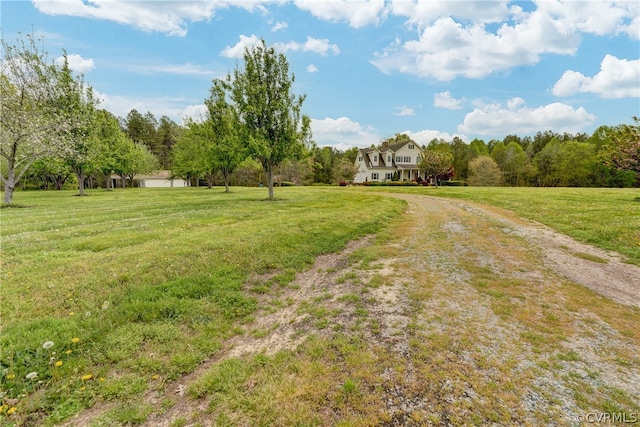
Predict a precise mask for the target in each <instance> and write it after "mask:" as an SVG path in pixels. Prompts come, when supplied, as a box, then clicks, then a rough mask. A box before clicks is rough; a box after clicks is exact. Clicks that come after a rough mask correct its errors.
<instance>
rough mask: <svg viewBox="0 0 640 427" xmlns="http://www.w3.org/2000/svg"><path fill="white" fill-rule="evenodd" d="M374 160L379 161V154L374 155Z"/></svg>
mask: <svg viewBox="0 0 640 427" xmlns="http://www.w3.org/2000/svg"><path fill="white" fill-rule="evenodd" d="M373 161H374V162H377V161H378V155H377V154H376V155H375V156H373Z"/></svg>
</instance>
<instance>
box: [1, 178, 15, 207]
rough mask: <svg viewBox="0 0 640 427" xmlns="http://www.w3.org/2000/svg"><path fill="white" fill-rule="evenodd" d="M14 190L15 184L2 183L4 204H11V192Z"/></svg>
mask: <svg viewBox="0 0 640 427" xmlns="http://www.w3.org/2000/svg"><path fill="white" fill-rule="evenodd" d="M15 188H16V185H15V183H11V184H9V183H8V182H5V183H4V203H5V204H6V205H10V204H11V203H12V202H13V190H14V189H15Z"/></svg>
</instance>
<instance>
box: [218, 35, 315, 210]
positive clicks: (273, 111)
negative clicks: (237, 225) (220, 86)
mask: <svg viewBox="0 0 640 427" xmlns="http://www.w3.org/2000/svg"><path fill="white" fill-rule="evenodd" d="M227 81H228V82H229V85H230V86H229V87H230V89H231V99H232V101H233V103H234V107H235V109H236V111H237V114H238V119H239V122H240V123H241V131H242V136H243V138H244V139H245V141H246V143H247V145H248V149H249V154H250V155H251V156H252V157H253V158H255V159H256V160H258V161H259V162H260V164H261V165H262V168H263V169H264V172H265V175H266V178H267V187H268V191H269V199H270V200H273V199H274V194H273V177H274V173H275V168H276V167H277V166H278V165H279V164H280V163H282V162H283V161H284V160H286V159H293V158H299V157H301V156H302V155H303V153H304V151H305V147H306V142H307V141H308V138H309V137H310V122H311V121H310V119H309V117H308V116H306V115H303V114H302V104H303V102H304V100H305V96H304V95H301V96H296V95H294V94H293V92H292V86H293V83H294V81H295V76H294V75H293V74H291V75H290V74H289V63H288V61H287V58H286V57H285V55H284V54H281V53H277V52H276V51H275V49H274V48H273V47H267V46H266V44H265V41H264V40H262V42H261V43H260V44H259V45H257V46H255V47H253V48H251V49H246V50H245V53H244V69H242V70H241V69H239V68H237V69H236V70H235V71H234V73H233V78H231V76H229V78H228V80H227Z"/></svg>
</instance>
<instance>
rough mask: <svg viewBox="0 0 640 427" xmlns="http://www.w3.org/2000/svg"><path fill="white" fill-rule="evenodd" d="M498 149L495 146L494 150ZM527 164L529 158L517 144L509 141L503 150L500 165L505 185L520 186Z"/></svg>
mask: <svg viewBox="0 0 640 427" xmlns="http://www.w3.org/2000/svg"><path fill="white" fill-rule="evenodd" d="M498 147H499V146H496V148H498ZM494 151H496V150H494ZM528 163H529V157H528V156H527V153H525V152H524V150H523V149H522V146H521V145H520V144H519V143H518V142H516V141H511V142H510V143H509V144H507V146H506V147H505V150H504V155H503V157H502V165H501V169H502V174H503V178H504V181H505V182H506V184H507V185H519V184H521V183H522V181H524V176H525V174H526V171H527V165H528Z"/></svg>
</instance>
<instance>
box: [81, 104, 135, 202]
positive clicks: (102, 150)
mask: <svg viewBox="0 0 640 427" xmlns="http://www.w3.org/2000/svg"><path fill="white" fill-rule="evenodd" d="M90 138H91V139H92V141H93V145H94V147H95V148H96V149H97V151H98V155H97V156H96V158H95V161H94V170H95V171H96V172H98V173H101V174H103V175H104V176H105V186H106V188H107V190H108V189H109V188H110V187H111V183H112V182H111V174H112V173H113V172H114V171H115V170H117V169H119V166H118V165H119V162H120V161H121V160H122V159H124V153H126V151H127V147H129V143H130V142H131V140H130V139H129V138H128V137H127V135H126V134H125V133H124V131H123V130H122V129H121V128H120V124H119V123H118V119H117V118H116V117H115V116H114V115H113V114H111V113H110V112H108V111H107V110H102V109H101V110H98V111H96V114H95V118H94V125H93V129H92V131H91V134H90ZM122 161H124V160H122Z"/></svg>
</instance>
